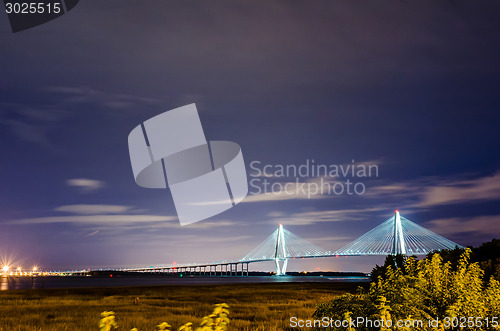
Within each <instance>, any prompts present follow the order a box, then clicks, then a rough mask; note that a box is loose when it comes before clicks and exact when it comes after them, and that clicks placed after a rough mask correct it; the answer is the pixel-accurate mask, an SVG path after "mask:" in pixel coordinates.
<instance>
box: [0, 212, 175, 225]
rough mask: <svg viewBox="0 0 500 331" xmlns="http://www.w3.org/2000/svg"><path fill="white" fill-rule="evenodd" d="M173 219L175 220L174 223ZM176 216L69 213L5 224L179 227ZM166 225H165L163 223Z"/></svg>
mask: <svg viewBox="0 0 500 331" xmlns="http://www.w3.org/2000/svg"><path fill="white" fill-rule="evenodd" d="M173 221H176V222H175V223H174V222H173ZM177 221H178V219H177V216H163V215H106V214H100V215H69V216H48V217H37V218H24V219H18V220H11V221H7V222H6V224H47V223H78V224H87V225H117V226H120V225H130V224H146V223H152V222H171V223H168V224H169V225H168V226H169V227H179V224H178V222H177ZM165 226H167V225H165Z"/></svg>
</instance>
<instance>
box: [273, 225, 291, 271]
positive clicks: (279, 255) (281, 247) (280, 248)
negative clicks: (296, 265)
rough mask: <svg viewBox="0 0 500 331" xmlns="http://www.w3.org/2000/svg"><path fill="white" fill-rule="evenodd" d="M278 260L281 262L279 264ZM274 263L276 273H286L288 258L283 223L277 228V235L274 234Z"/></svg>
mask: <svg viewBox="0 0 500 331" xmlns="http://www.w3.org/2000/svg"><path fill="white" fill-rule="evenodd" d="M280 262H283V264H282V265H281V266H280ZM274 264H275V265H276V275H277V276H283V275H286V267H287V265H288V258H287V254H286V242H285V233H284V230H283V224H280V226H279V228H278V235H277V236H276V250H275V252H274Z"/></svg>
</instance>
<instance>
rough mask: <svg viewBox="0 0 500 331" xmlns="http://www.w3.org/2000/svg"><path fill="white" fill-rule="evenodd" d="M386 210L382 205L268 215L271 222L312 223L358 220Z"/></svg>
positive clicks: (289, 223)
mask: <svg viewBox="0 0 500 331" xmlns="http://www.w3.org/2000/svg"><path fill="white" fill-rule="evenodd" d="M381 210H386V208H385V207H384V208H383V207H377V208H366V209H343V210H320V211H306V212H300V213H293V214H291V215H290V214H284V213H276V212H271V213H269V214H268V216H270V217H271V219H270V221H272V222H283V223H286V224H287V225H312V224H316V223H324V222H341V221H360V220H363V219H365V218H364V217H363V215H365V214H366V213H373V212H378V211H381Z"/></svg>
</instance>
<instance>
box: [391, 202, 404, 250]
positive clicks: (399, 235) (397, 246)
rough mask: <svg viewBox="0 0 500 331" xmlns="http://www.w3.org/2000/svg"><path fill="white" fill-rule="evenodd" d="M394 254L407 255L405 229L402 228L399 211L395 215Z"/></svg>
mask: <svg viewBox="0 0 500 331" xmlns="http://www.w3.org/2000/svg"><path fill="white" fill-rule="evenodd" d="M393 254H394V255H396V254H406V244H405V237H404V236H403V227H402V226H401V216H400V215H399V211H398V210H396V212H395V213H394V249H393Z"/></svg>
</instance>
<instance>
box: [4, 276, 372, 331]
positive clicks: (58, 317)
mask: <svg viewBox="0 0 500 331" xmlns="http://www.w3.org/2000/svg"><path fill="white" fill-rule="evenodd" d="M358 286H366V283H364V284H362V283H333V282H332V283H255V284H229V285H186V286H184V285H180V286H179V285H175V286H174V285H167V286H147V287H113V288H85V289H43V290H14V291H4V292H0V330H1V331H17V330H19V331H21V330H30V331H31V330H36V331H39V330H42V331H45V330H47V331H56V330H57V331H65V330H87V331H90V330H98V329H99V327H98V325H99V319H100V313H101V312H103V311H109V310H112V311H114V312H115V314H116V320H117V323H118V326H119V327H118V330H127V331H128V330H130V329H132V328H134V327H136V328H138V329H139V330H140V331H146V330H155V326H156V325H158V324H160V323H162V322H165V321H166V322H168V323H169V324H170V325H171V326H172V330H177V329H178V328H179V327H180V326H181V325H183V324H184V323H187V322H193V324H195V325H198V323H199V322H200V320H201V318H202V317H203V316H205V315H208V314H210V313H211V311H212V309H213V305H214V304H216V303H223V302H224V303H227V304H228V305H229V306H230V314H229V317H230V320H231V322H230V325H229V326H230V327H229V330H271V331H272V330H297V328H295V329H292V328H290V326H289V319H290V317H292V316H296V317H298V318H303V319H310V318H312V315H313V313H314V311H315V309H316V305H317V304H319V303H321V302H325V301H328V300H330V299H332V298H334V297H335V296H337V295H339V294H343V293H346V292H355V291H356V289H357V288H358Z"/></svg>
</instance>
